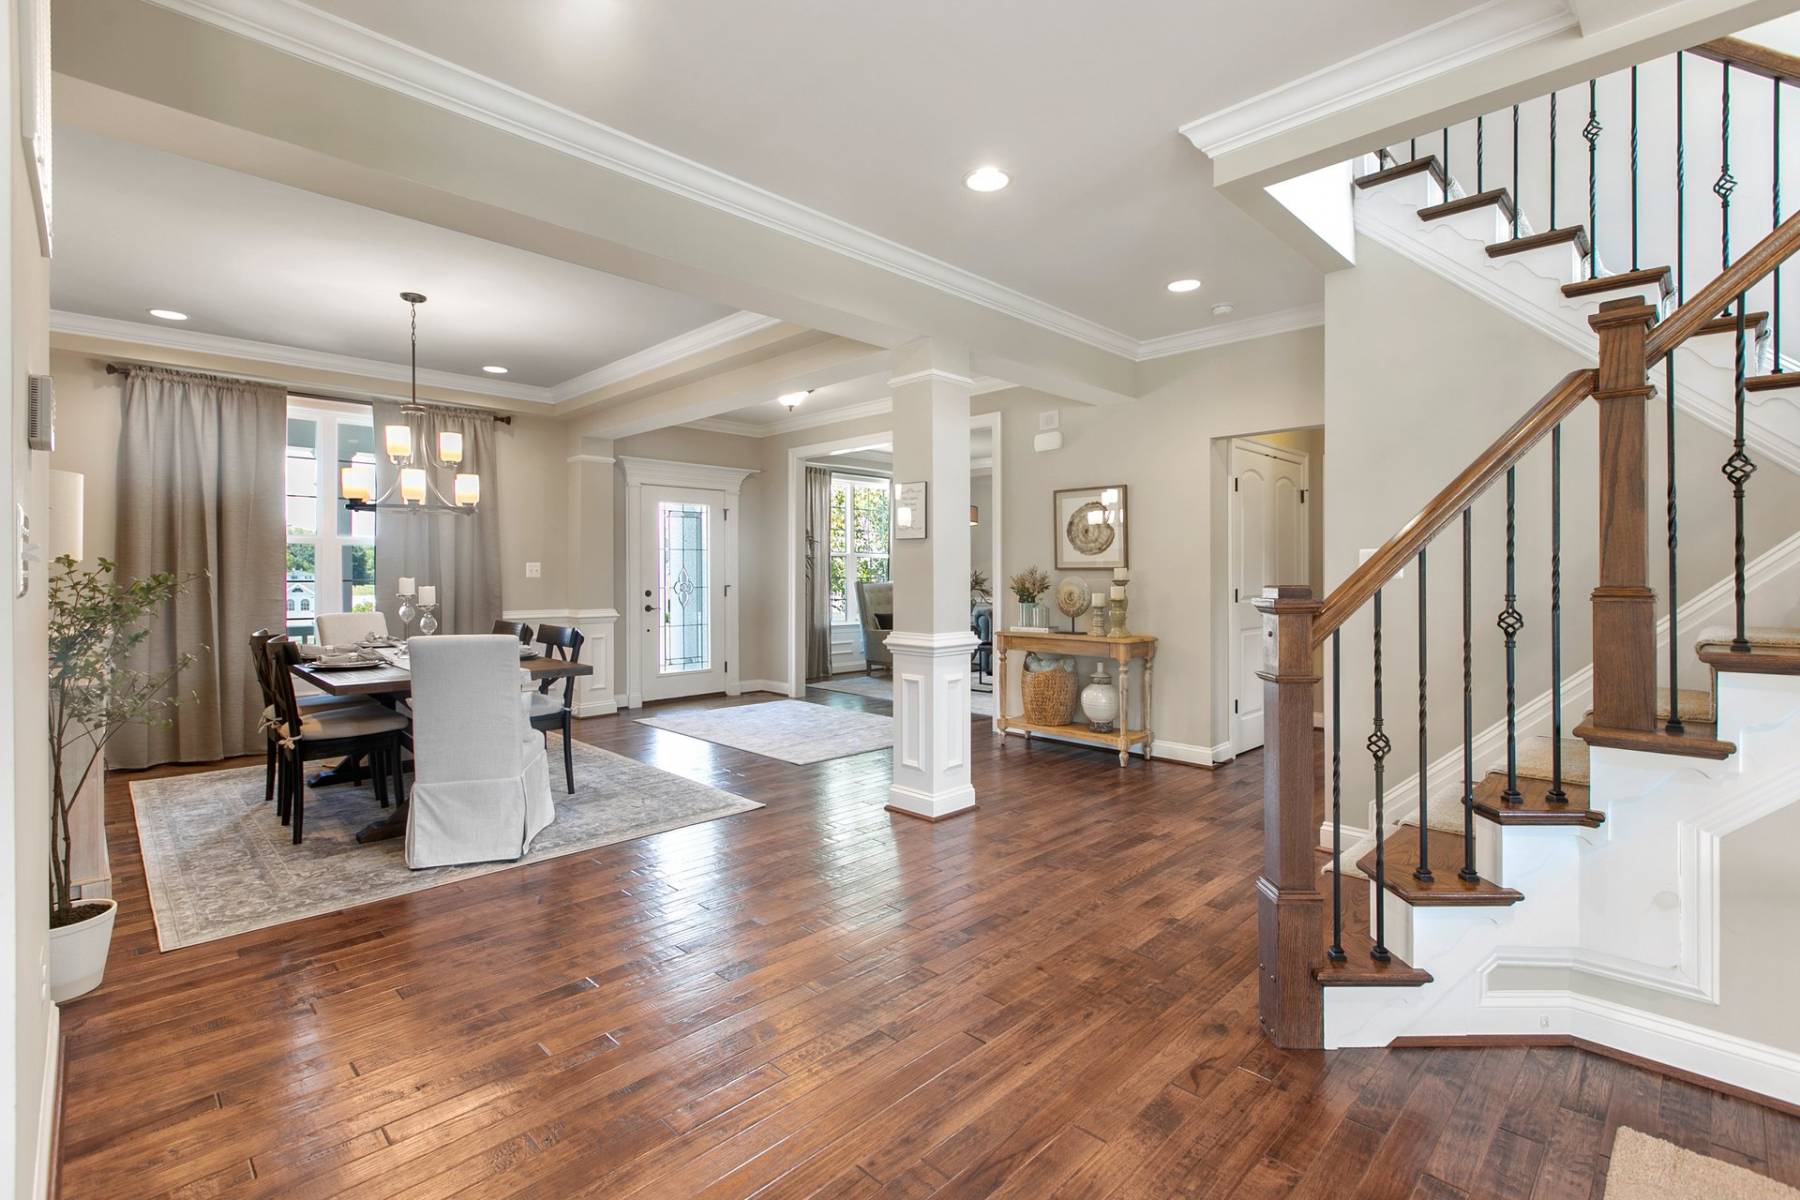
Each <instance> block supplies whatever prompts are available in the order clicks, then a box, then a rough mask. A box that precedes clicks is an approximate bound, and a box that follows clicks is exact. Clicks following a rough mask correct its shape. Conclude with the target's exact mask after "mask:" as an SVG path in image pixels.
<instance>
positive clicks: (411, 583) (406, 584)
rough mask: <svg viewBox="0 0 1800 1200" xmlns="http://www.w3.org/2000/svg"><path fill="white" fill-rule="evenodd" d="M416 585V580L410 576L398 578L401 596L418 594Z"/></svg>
mask: <svg viewBox="0 0 1800 1200" xmlns="http://www.w3.org/2000/svg"><path fill="white" fill-rule="evenodd" d="M417 584H418V580H416V579H414V578H413V577H412V576H411V575H402V576H401V577H400V594H401V595H402V596H412V595H416V594H417V593H418V587H417Z"/></svg>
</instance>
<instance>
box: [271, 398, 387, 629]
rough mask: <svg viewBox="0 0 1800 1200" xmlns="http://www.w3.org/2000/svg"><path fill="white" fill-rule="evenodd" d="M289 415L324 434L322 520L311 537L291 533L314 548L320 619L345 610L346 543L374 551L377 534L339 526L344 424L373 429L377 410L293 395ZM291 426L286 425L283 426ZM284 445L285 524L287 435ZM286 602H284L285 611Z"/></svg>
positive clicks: (319, 447)
mask: <svg viewBox="0 0 1800 1200" xmlns="http://www.w3.org/2000/svg"><path fill="white" fill-rule="evenodd" d="M287 415H288V416H289V417H290V418H298V419H300V420H304V421H313V422H315V424H316V428H317V429H318V438H317V441H316V442H315V444H314V446H313V454H314V456H315V457H316V458H317V459H318V463H319V486H318V519H317V521H316V523H315V525H316V532H315V533H314V534H313V536H311V537H305V536H299V535H295V534H289V535H288V537H287V541H288V542H289V543H290V544H299V545H309V546H311V547H312V548H313V611H312V613H311V616H312V620H313V622H314V623H315V627H316V622H317V621H318V618H319V614H320V613H335V612H338V611H340V606H341V605H342V604H343V594H344V547H345V546H368V547H369V548H370V549H374V546H375V539H374V537H373V536H370V537H366V538H359V537H353V536H351V535H349V534H340V533H339V532H338V531H337V530H338V511H339V507H340V506H341V504H342V503H343V497H342V496H341V495H339V492H338V485H339V482H340V481H339V478H338V424H339V422H340V421H343V420H344V419H345V418H362V419H363V420H367V421H368V423H369V425H370V427H371V428H372V427H373V426H374V423H375V411H374V409H373V408H371V407H370V406H369V405H367V404H356V403H352V402H349V401H344V400H323V399H319V398H316V397H312V396H289V397H288V406H287ZM363 420H351V421H350V422H349V423H350V424H354V425H360V424H362V423H363ZM283 428H284V429H285V426H284V427H283ZM283 438H284V440H283V443H282V460H283V462H282V480H283V493H282V495H283V500H282V504H283V509H284V512H283V519H284V523H285V517H286V513H285V508H286V479H287V474H286V459H287V448H286V441H285V434H284V435H283ZM286 558H287V556H286V552H285V551H284V552H283V555H282V561H283V565H282V572H281V590H282V594H283V596H284V597H285V596H286V594H287V566H286ZM285 607H286V605H285V604H284V605H283V608H284V609H285Z"/></svg>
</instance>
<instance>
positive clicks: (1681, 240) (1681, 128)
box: [1669, 50, 1687, 390]
mask: <svg viewBox="0 0 1800 1200" xmlns="http://www.w3.org/2000/svg"><path fill="white" fill-rule="evenodd" d="M1685 61H1686V59H1685V58H1684V57H1683V55H1682V52H1681V51H1679V50H1677V51H1676V52H1675V306H1676V307H1677V308H1679V307H1681V302H1682V300H1683V298H1685V297H1686V296H1687V98H1686V94H1685V89H1684V87H1683V81H1682V64H1683V63H1684V62H1685ZM1669 361H1670V362H1671V363H1673V362H1674V359H1673V357H1671V358H1670V359H1669ZM1671 390H1673V389H1671Z"/></svg>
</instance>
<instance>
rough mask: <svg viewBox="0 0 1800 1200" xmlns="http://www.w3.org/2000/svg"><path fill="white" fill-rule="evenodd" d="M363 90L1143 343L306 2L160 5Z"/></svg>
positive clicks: (998, 304) (925, 277)
mask: <svg viewBox="0 0 1800 1200" xmlns="http://www.w3.org/2000/svg"><path fill="white" fill-rule="evenodd" d="M150 2H151V3H153V4H156V5H157V6H158V7H161V8H165V9H168V10H170V11H171V12H175V13H179V14H180V15H182V16H184V17H188V18H190V19H192V20H196V21H201V22H205V23H206V24H209V25H214V26H217V27H218V28H221V29H224V30H227V31H228V32H231V33H234V34H236V35H237V36H239V37H242V38H245V39H247V40H249V41H253V42H257V43H260V44H262V45H265V46H269V47H271V48H273V49H275V50H279V51H281V52H282V53H284V54H288V55H291V56H293V57H295V58H299V59H301V60H303V61H306V62H310V63H313V64H315V65H317V66H321V67H325V68H327V69H328V70H332V71H336V72H338V73H340V74H343V75H348V76H351V77H352V78H355V79H360V80H362V81H363V82H365V83H369V84H372V85H374V86H376V87H380V88H384V89H386V90H388V91H391V92H396V93H399V94H400V95H403V96H408V97H410V98H412V99H414V100H417V101H420V102H421V103H425V104H429V105H432V106H433V107H436V108H441V109H443V110H445V111H447V112H453V113H456V114H457V115H459V116H461V117H464V118H466V119H468V120H472V121H479V122H481V123H482V124H484V125H488V126H490V127H492V128H494V129H499V130H502V131H504V132H506V133H509V134H512V135H513V136H515V137H520V138H524V139H525V140H527V141H530V142H533V143H535V144H537V145H540V146H544V147H547V148H549V149H551V150H555V151H557V152H559V153H562V154H567V155H569V156H571V157H573V158H578V159H581V160H583V161H586V162H590V163H593V164H594V165H596V166H599V167H602V168H605V169H606V170H609V171H615V172H617V173H619V174H621V175H625V176H627V177H628V178H631V179H635V180H637V181H639V182H641V183H647V184H649V185H651V186H653V187H658V188H661V189H663V190H664V191H667V192H671V193H673V194H675V195H678V196H681V197H683V198H685V199H688V200H692V201H694V202H696V203H699V204H704V205H706V206H708V207H709V208H713V209H717V210H719V211H721V212H725V213H729V214H731V215H733V216H736V217H740V218H742V219H744V220H747V221H753V222H755V223H756V224H758V225H761V226H763V227H765V228H767V229H772V230H774V231H776V232H778V233H782V234H785V235H787V236H789V237H793V238H798V239H799V240H801V241H804V242H807V243H809V244H811V245H814V246H819V247H821V248H823V249H826V250H831V251H834V252H836V253H838V254H842V255H844V256H845V257H847V258H852V259H855V260H857V261H859V262H863V263H866V264H868V265H870V266H874V267H879V268H882V269H884V270H887V271H891V272H893V273H894V274H896V275H899V276H902V277H904V278H907V279H910V280H912V281H914V282H915V283H921V284H924V285H926V286H928V287H933V288H936V289H937V290H939V291H941V292H945V293H947V294H949V295H952V296H956V297H958V298H960V299H963V300H967V301H970V302H971V303H975V304H979V305H981V306H983V307H984V308H988V309H992V310H993V311H995V312H1000V313H1004V314H1006V315H1008V316H1010V317H1013V318H1015V319H1017V320H1021V321H1025V322H1027V323H1029V324H1032V325H1036V326H1038V327H1040V328H1043V329H1048V330H1050V331H1051V332H1054V333H1058V334H1061V335H1062V336H1064V337H1068V338H1073V339H1074V340H1076V341H1079V342H1085V343H1086V344H1088V345H1090V346H1094V347H1096V348H1097V349H1100V350H1105V351H1109V352H1111V353H1114V354H1119V355H1123V356H1125V357H1127V358H1129V357H1131V355H1132V353H1133V350H1134V348H1135V347H1136V345H1137V340H1136V339H1135V338H1132V337H1130V336H1128V335H1126V334H1123V333H1120V332H1119V331H1118V330H1116V329H1111V328H1108V327H1107V326H1105V325H1102V324H1100V323H1099V322H1097V321H1091V320H1089V319H1087V318H1086V317H1082V316H1078V315H1076V314H1075V313H1072V312H1069V311H1067V310H1066V309H1061V308H1058V307H1056V306H1055V305H1053V304H1049V303H1046V302H1045V301H1042V300H1038V299H1035V298H1033V297H1031V296H1027V295H1026V294H1025V293H1023V292H1020V291H1016V290H1014V289H1013V288H1010V287H1007V286H1006V285H1004V284H1001V283H996V282H994V281H993V280H991V279H987V278H984V277H983V276H980V275H977V274H975V273H974V272H972V271H967V270H964V269H963V268H961V267H957V266H954V265H952V264H950V263H947V262H945V261H943V260H942V259H939V258H934V257H932V256H931V255H928V254H925V253H922V252H920V251H918V250H914V249H912V248H910V247H908V246H903V245H901V244H900V243H899V242H895V241H892V240H890V239H888V238H885V237H882V236H881V235H880V234H876V233H871V232H870V231H868V230H866V229H862V228H860V227H858V226H855V225H852V224H850V223H849V222H847V221H842V220H839V219H838V218H836V217H832V216H829V215H827V214H825V213H822V212H820V211H818V210H817V209H813V208H808V207H807V206H805V205H803V204H799V203H797V202H795V201H793V200H789V199H787V198H786V197H784V196H779V195H776V194H775V193H774V192H770V191H767V190H766V189H763V188H760V187H757V186H756V185H754V184H751V183H746V182H745V181H743V180H741V179H738V178H736V177H734V176H731V175H727V174H726V173H724V172H723V171H719V170H716V169H714V168H712V167H708V166H706V165H705V164H703V163H698V162H695V161H694V160H692V159H689V158H684V157H682V156H681V155H679V154H675V153H674V152H672V151H669V150H665V149H663V148H662V147H660V146H656V145H652V144H651V143H649V142H646V141H643V140H642V139H639V138H635V137H633V136H631V135H630V134H628V133H625V132H623V131H622V130H618V129H614V128H612V127H611V126H609V125H604V124H602V123H600V122H598V121H595V120H592V119H590V118H587V117H584V116H581V115H580V114H578V113H575V112H572V111H570V110H569V109H566V108H562V107H560V106H558V105H554V104H551V103H549V102H547V101H544V100H541V99H539V98H538V97H536V96H532V95H529V94H528V93H525V92H522V91H520V90H518V89H517V88H514V87H511V86H509V85H507V84H504V83H501V82H499V81H498V80H495V79H490V78H488V77H487V76H485V75H481V74H479V73H477V72H474V71H471V70H469V69H467V68H466V67H462V66H458V65H457V64H455V63H452V62H449V61H447V60H445V59H442V58H438V57H436V56H435V55H431V54H427V53H426V52H424V51H422V50H420V49H418V48H416V47H413V46H408V45H406V44H405V43H403V42H399V41H396V40H395V39H393V38H389V37H386V36H384V35H382V34H379V33H376V32H374V31H373V30H370V29H366V28H364V27H362V26H360V25H357V24H355V23H353V22H351V21H347V20H345V19H343V18H341V17H338V16H335V15H333V14H331V13H326V12H321V11H320V10H318V9H316V8H313V7H311V6H309V5H306V4H302V3H299V2H298V0H150Z"/></svg>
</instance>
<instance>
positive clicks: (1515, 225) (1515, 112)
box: [1512, 104, 1525, 237]
mask: <svg viewBox="0 0 1800 1200" xmlns="http://www.w3.org/2000/svg"><path fill="white" fill-rule="evenodd" d="M1512 117H1513V126H1512V129H1513V134H1512V156H1513V185H1512V202H1513V218H1512V235H1513V236H1514V237H1518V236H1519V213H1520V211H1521V210H1522V209H1523V208H1524V207H1525V205H1524V201H1522V200H1520V199H1519V106H1518V105H1516V104H1515V105H1513V109H1512Z"/></svg>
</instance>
